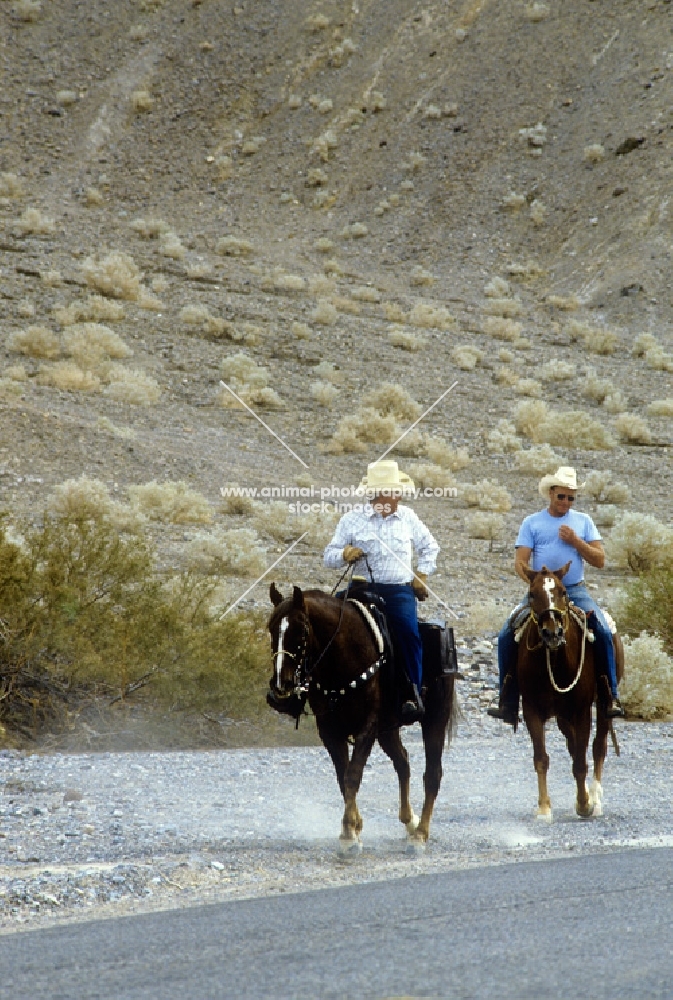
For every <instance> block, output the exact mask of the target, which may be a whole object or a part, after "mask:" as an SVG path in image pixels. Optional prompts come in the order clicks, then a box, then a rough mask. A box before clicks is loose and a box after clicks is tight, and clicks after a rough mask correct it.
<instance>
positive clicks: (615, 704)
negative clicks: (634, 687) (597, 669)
mask: <svg viewBox="0 0 673 1000" xmlns="http://www.w3.org/2000/svg"><path fill="white" fill-rule="evenodd" d="M597 687H598V700H599V702H600V705H601V708H602V709H603V713H604V715H605V717H606V718H607V719H618V718H621V717H622V716H623V715H624V709H623V708H622V703H621V701H620V700H619V698H618V697H617V695H613V693H612V690H611V688H610V679H609V677H608V675H607V674H601V675H600V676H599V678H598V685H597Z"/></svg>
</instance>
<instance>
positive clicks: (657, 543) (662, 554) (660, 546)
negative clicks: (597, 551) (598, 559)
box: [605, 511, 673, 573]
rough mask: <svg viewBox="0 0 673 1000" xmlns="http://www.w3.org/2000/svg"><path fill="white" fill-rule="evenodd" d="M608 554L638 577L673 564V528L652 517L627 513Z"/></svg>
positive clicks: (607, 548) (615, 530) (608, 546)
mask: <svg viewBox="0 0 673 1000" xmlns="http://www.w3.org/2000/svg"><path fill="white" fill-rule="evenodd" d="M605 551H606V555H607V557H608V559H609V560H610V562H611V563H612V564H613V565H614V566H617V567H619V568H622V569H630V570H632V571H633V572H634V573H644V572H647V571H648V570H651V569H653V568H654V567H661V566H670V565H671V563H673V528H671V527H669V526H668V525H666V524H662V522H661V521H658V520H657V518H656V517H653V516H652V515H651V514H638V513H636V512H635V511H625V512H624V513H623V514H622V516H621V517H620V519H619V520H618V521H617V523H616V524H615V526H614V528H613V530H612V532H611V533H610V537H609V538H608V540H607V542H606V545H605Z"/></svg>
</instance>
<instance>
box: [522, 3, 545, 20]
mask: <svg viewBox="0 0 673 1000" xmlns="http://www.w3.org/2000/svg"><path fill="white" fill-rule="evenodd" d="M524 17H525V18H526V20H527V21H532V22H533V24H537V23H538V22H539V21H544V20H546V18H548V17H549V7H548V6H547V4H546V3H540V2H539V0H536V2H535V3H531V4H528V6H527V7H525V8H524Z"/></svg>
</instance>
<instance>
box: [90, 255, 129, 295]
mask: <svg viewBox="0 0 673 1000" xmlns="http://www.w3.org/2000/svg"><path fill="white" fill-rule="evenodd" d="M82 271H83V273H84V280H85V281H86V283H87V285H89V287H90V288H94V289H95V290H96V291H97V292H100V293H101V295H108V296H109V297H110V298H113V299H128V300H130V301H132V302H136V301H138V299H140V297H141V283H142V273H141V271H140V268H139V267H138V265H137V264H136V262H135V261H134V259H133V257H131V256H130V255H129V254H125V253H109V254H108V255H107V256H106V257H104V258H103V259H102V260H97V259H96V257H87V259H86V260H85V261H84V263H83V264H82Z"/></svg>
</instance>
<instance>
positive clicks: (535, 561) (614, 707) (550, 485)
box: [488, 466, 624, 725]
mask: <svg viewBox="0 0 673 1000" xmlns="http://www.w3.org/2000/svg"><path fill="white" fill-rule="evenodd" d="M538 488H539V492H540V495H541V496H542V497H543V498H544V499H545V500H548V501H549V506H548V507H547V509H546V510H540V511H538V512H537V513H536V514H530V515H529V516H528V517H526V518H524V520H523V523H522V524H521V528H520V529H519V534H518V537H517V540H516V543H515V546H516V555H515V557H514V569H515V572H516V573H517V575H518V576H520V577H521V579H522V580H524V581H525V583H526V584H528V582H529V581H528V577H527V576H526V570H527V569H533V570H536V571H537V570H540V569H542V567H543V566H547V567H548V568H549V569H552V570H556V569H557V568H559V567H561V566H564V565H565V563H567V562H570V569H569V570H568V572H567V573H566V575H565V576H564V577H563V583H564V586H565V587H566V590H567V591H568V598H569V599H570V601H571V602H572V603H573V604H574V605H576V606H577V607H578V608H581V609H582V611H586V612H589V611H593V612H594V617H593V618H592V620H591V627H592V629H593V631H594V633H595V636H596V645H595V650H596V670H597V673H598V674H599V675H601V674H602V675H603V678H602V683H601V680H600V679H599V683H598V693H599V697H601V699H602V702H603V704H604V705H605V710H606V714H607V716H608V718H614V717H615V716H618V715H623V714H624V712H623V709H622V706H621V704H620V702H619V698H618V696H617V666H616V663H615V652H614V646H613V644H612V633H611V631H610V627H609V625H608V623H607V621H606V620H605V618H604V616H603V612H602V611H601V609H600V608H599V607H598V605H597V604H596V602H595V601H594V600H593V598H592V597H591V596H590V594H589V591H588V590H587V587H586V584H585V582H584V563H585V562H587V563H589V565H590V566H595V567H596V568H597V569H602V568H603V566H604V565H605V551H604V549H603V543H602V541H601V536H600V534H599V532H598V529H597V528H596V525H595V524H594V522H593V521H592V520H591V518H590V517H589V515H588V514H582V513H580V511H578V510H575V509H574V507H573V506H572V505H573V504H574V502H575V500H576V497H577V491H578V489H579V487H578V485H577V475H576V473H575V470H574V469H573V468H571V467H570V466H561V468H559V469H557V471H556V472H555V473H554V474H553V475H548V476H543V477H542V479H541V480H540V484H539V487H538ZM526 603H527V602H525V603H524V604H522V605H521V607H525V605H526ZM517 611H518V609H517ZM516 617H517V614H516V613H515V614H513V615H511V616H510V617H509V618H508V620H507V622H506V623H505V625H504V626H503V628H502V629H501V631H500V634H499V636H498V667H499V670H500V697H499V699H498V702H497V704H496V703H495V702H494V703H493V704H492V705H491V706H490V707H489V709H488V714H489V715H491V716H493V718H495V719H502V720H503V721H504V722H508V723H509V724H510V725H514V724H515V722H517V721H518V717H519V688H518V684H517V680H516V669H515V668H516V661H517V644H516V641H515V638H514V628H513V621H514V619H515V618H516Z"/></svg>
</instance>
